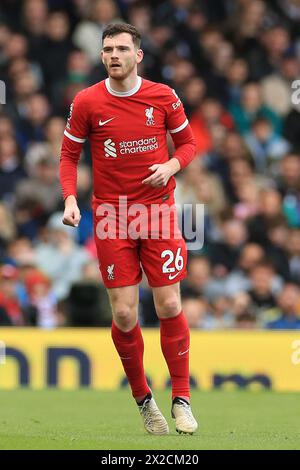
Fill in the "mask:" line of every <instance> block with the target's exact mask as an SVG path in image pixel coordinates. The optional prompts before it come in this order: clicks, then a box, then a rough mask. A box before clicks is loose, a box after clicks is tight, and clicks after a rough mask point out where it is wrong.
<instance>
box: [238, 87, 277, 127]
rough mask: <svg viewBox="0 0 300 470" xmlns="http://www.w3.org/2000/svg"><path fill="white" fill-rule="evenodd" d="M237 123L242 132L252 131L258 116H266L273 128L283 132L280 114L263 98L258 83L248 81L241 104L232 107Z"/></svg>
mask: <svg viewBox="0 0 300 470" xmlns="http://www.w3.org/2000/svg"><path fill="white" fill-rule="evenodd" d="M230 111H231V114H232V116H233V119H234V122H235V125H236V127H237V129H238V130H239V132H241V134H244V135H245V134H247V133H248V132H250V129H251V125H252V123H253V122H254V121H255V119H257V118H258V117H264V118H265V119H267V120H268V121H270V123H271V124H272V130H273V131H274V132H276V133H280V132H281V120H280V118H279V116H278V115H277V114H276V113H275V112H274V111H273V110H272V109H271V108H268V107H267V106H266V105H265V104H264V103H263V100H262V95H261V88H260V86H259V85H258V84H257V83H248V84H246V85H244V86H243V88H242V94H241V100H240V103H239V104H232V105H231V107H230Z"/></svg>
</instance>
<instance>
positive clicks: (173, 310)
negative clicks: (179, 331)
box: [157, 297, 181, 318]
mask: <svg viewBox="0 0 300 470" xmlns="http://www.w3.org/2000/svg"><path fill="white" fill-rule="evenodd" d="M180 310H181V306H180V299H179V298H178V297H167V298H166V299H164V300H162V301H161V302H159V304H158V305H157V314H158V316H159V317H167V318H168V317H176V315H178V313H179V312H180Z"/></svg>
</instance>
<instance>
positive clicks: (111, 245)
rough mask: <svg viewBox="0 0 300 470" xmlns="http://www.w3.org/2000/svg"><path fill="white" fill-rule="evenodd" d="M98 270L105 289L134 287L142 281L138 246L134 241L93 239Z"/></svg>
mask: <svg viewBox="0 0 300 470" xmlns="http://www.w3.org/2000/svg"><path fill="white" fill-rule="evenodd" d="M95 242H96V247H97V255H98V260H99V268H100V271H101V274H102V278H103V283H104V285H105V287H106V288H107V289H111V288H118V287H125V286H134V285H136V284H138V283H139V282H140V281H141V279H142V270H141V265H140V259H139V248H138V244H137V242H136V241H134V240H130V239H126V240H119V239H115V240H110V239H108V238H107V239H105V240H99V239H97V238H96V237H95Z"/></svg>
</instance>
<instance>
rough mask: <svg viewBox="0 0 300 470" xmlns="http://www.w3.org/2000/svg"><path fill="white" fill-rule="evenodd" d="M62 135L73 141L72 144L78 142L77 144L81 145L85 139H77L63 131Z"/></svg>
mask: <svg viewBox="0 0 300 470" xmlns="http://www.w3.org/2000/svg"><path fill="white" fill-rule="evenodd" d="M64 135H65V136H66V137H68V138H69V139H71V140H73V141H74V142H78V143H79V144H83V143H84V142H85V139H81V138H79V137H75V136H74V135H72V134H70V133H69V132H68V131H66V130H65V131H64Z"/></svg>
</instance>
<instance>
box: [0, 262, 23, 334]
mask: <svg viewBox="0 0 300 470" xmlns="http://www.w3.org/2000/svg"><path fill="white" fill-rule="evenodd" d="M17 281H18V271H17V269H16V268H15V267H14V266H12V265H10V264H4V265H2V266H0V307H1V308H2V309H3V310H4V311H5V313H6V315H4V312H3V310H2V315H3V317H5V318H6V319H7V317H8V318H9V321H10V322H11V324H12V325H15V326H22V325H24V324H25V321H24V317H23V312H22V309H21V304H20V301H19V299H18V295H17Z"/></svg>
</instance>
